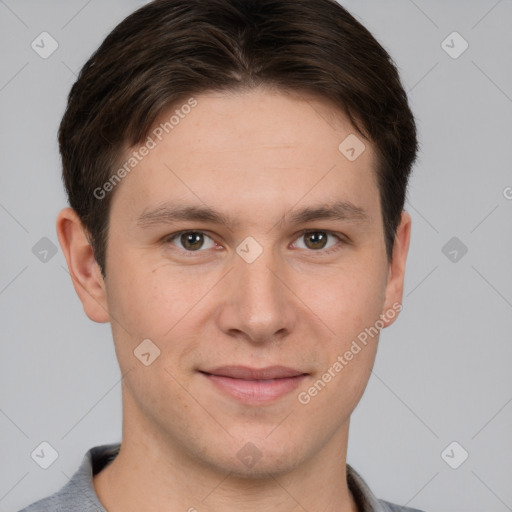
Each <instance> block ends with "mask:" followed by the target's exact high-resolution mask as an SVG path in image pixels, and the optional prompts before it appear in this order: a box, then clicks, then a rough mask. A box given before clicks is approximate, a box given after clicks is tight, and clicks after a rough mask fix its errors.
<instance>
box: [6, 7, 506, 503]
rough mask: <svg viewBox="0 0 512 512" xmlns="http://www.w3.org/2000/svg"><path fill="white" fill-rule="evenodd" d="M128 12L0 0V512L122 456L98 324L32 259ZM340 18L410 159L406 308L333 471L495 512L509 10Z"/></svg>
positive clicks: (109, 366)
mask: <svg viewBox="0 0 512 512" xmlns="http://www.w3.org/2000/svg"><path fill="white" fill-rule="evenodd" d="M143 3H144V2H142V1H135V0H124V1H120V0H108V1H105V0H103V1H99V0H89V1H84V0H68V1H60V2H57V1H45V2H42V1H35V0H33V1H27V0H19V1H14V0H4V1H0V38H1V39H0V41H1V45H2V54H1V55H2V66H1V69H0V109H1V113H2V115H1V128H0V129H1V131H0V140H1V141H2V151H1V152H0V163H1V170H0V176H1V180H2V181H1V187H0V222H1V240H2V250H1V252H0V255H1V256H0V257H1V266H0V269H1V270H0V308H1V309H0V310H1V322H0V330H1V343H2V345H1V347H2V357H1V358H0V366H1V368H0V379H1V381H0V385H1V387H0V389H1V395H0V432H1V457H0V475H1V477H0V511H2V512H3V511H16V510H18V509H19V508H21V507H22V506H25V505H27V504H28V503H31V502H32V501H34V500H35V499H38V498H40V497H42V496H46V495H48V494H49V493H50V492H53V491H56V490H57V489H59V488H60V487H61V486H62V485H64V484H65V483H66V482H67V480H68V479H69V477H70V476H71V475H72V474H73V472H74V471H75V470H76V469H77V467H78V465H79V463H80V462H81V460H82V457H83V455H84V453H85V451H87V449H89V448H90V447H91V446H94V445H98V444H104V443H109V442H116V441H119V440H120V436H121V388H120V371H119V368H118V366H117V361H116V358H115V353H114V348H113V343H112V340H111V333H110V328H109V325H108V324H107V325H98V324H94V323H92V322H91V321H89V320H88V318H87V317H86V316H85V314H84V313H83V311H82V308H81V304H80V302H79V300H78V298H77V297H76V295H75V292H74V289H73V287H72V284H71V280H70V277H69V275H68V273H67V270H66V264H65V260H64V257H63V255H62V253H61V251H60V248H58V251H57V253H56V254H55V255H53V256H52V255H51V252H50V253H48V254H47V255H46V261H41V260H40V258H41V257H43V256H41V254H39V257H37V254H38V250H34V252H35V253H36V254H34V252H33V250H32V248H33V247H34V246H35V245H36V244H37V243H38V242H39V241H40V239H41V238H43V237H47V238H48V239H49V240H50V241H51V242H53V244H55V245H56V246H57V245H58V241H57V237H56V233H55V217H56V214H57V212H58V211H59V209H60V208H61V207H63V206H65V204H66V199H65V195H64V192H63V188H62V185H61V181H60V161H59V155H58V150H57V142H56V130H57V127H58V123H59V121H60V118H61V116H62V113H63V110H64V105H65V101H66V97H67V94H68V92H69V89H70V87H71V85H72V83H73V82H74V80H75V74H76V73H77V72H78V70H79V69H80V68H81V66H82V65H83V64H84V62H85V60H86V59H87V57H88V56H89V55H90V54H91V52H92V51H93V50H94V49H95V48H96V47H97V46H98V45H99V44H100V42H101V41H102V40H103V38H104V37H105V36H106V35H107V33H108V32H109V31H110V30H111V29H112V28H113V27H114V26H115V25H116V24H117V23H118V22H119V21H121V20H122V19H123V18H124V17H125V16H126V15H127V14H128V13H130V12H131V11H133V10H134V9H135V8H137V7H139V6H141V5H142V4H143ZM341 3H342V4H343V5H345V6H346V7H347V8H348V9H349V10H350V11H351V12H352V13H353V14H354V15H355V16H356V17H357V18H358V19H360V20H361V21H362V22H363V23H364V24H365V25H366V26H367V27H368V28H369V29H370V30H371V31H372V32H373V33H374V35H375V36H376V37H377V39H379V41H380V42H381V43H382V44H383V45H384V47H385V48H386V49H387V50H388V51H389V52H390V53H391V55H392V56H393V58H394V60H395V61H396V63H397V65H398V67H399V69H400V71H401V74H402V78H403V82H404V84H405V87H406V89H407V90H408V92H409V96H410V101H411V105H412V108H413V110H414V113H415V114H416V116H417V120H418V127H419V136H420V140H421V145H422V148H421V153H420V156H419V161H418V163H417V165H416V167H415V169H414V175H413V177H412V180H411V186H410V191H409V197H408V202H407V205H406V209H407V210H408V211H409V212H410V213H411V215H412V217H413V232H412V241H411V248H410V255H409V262H408V269H407V273H406V286H405V294H404V310H403V311H402V313H401V315H400V318H399V320H398V322H397V323H396V324H394V325H393V326H391V327H390V328H389V329H386V330H385V331H384V332H383V334H382V336H381V341H380V346H379V353H378V356H377V361H376V365H375V368H374V374H373V375H372V377H371V379H370V382H369V384H368V388H367V391H366V394H365V396H364V397H363V400H362V401H361V403H360V405H359V406H358V407H357V409H356V411H355V413H354V415H353V419H352V426H351V434H350V442H349V454H348V462H349V463H350V464H352V465H353V466H354V467H355V468H356V469H357V470H358V471H359V472H360V473H361V474H362V475H363V477H364V478H366V479H367V481H368V483H369V484H370V486H371V488H372V489H373V491H374V492H375V494H377V496H379V497H381V498H385V499H388V500H391V501H395V502H397V503H400V504H408V505H409V506H413V507H418V508H422V509H425V510H426V511H428V512H433V511H444V512H462V511H464V512H472V511H475V512H476V511H478V512H481V511H486V512H504V511H507V510H512V486H511V484H510V482H511V478H512V457H511V453H512V450H511V449H512V435H511V432H512V428H511V427H512V403H511V402H512V372H511V371H510V364H511V362H512V357H511V356H512V344H511V343H510V341H511V332H512V315H511V313H512V272H511V271H510V268H511V263H512V222H511V219H512V188H507V187H512V167H511V163H510V147H511V144H512V140H511V136H512V129H511V118H512V67H511V65H512V59H511V55H512V32H511V31H510V26H511V24H512V1H511V0H501V1H496V0H479V1H463V0H458V1H448V2H447V1H440V0H439V1H427V0H414V1H412V0H393V1H382V0H381V1H378V0H371V1H370V0H365V1H356V0H346V1H342V2H341ZM43 31H47V32H49V33H50V34H51V35H52V37H53V38H55V40H56V41H57V42H58V45H59V46H58V49H57V50H56V51H55V52H54V53H53V54H52V55H51V56H50V57H48V58H47V59H43V58H41V57H40V56H39V55H38V54H37V53H36V52H35V51H34V50H33V49H32V48H31V42H32V41H33V40H35V39H36V38H37V36H38V35H39V34H40V33H41V32H43ZM453 31H457V32H458V33H460V35H461V36H462V37H463V38H464V40H466V41H467V42H468V44H469V48H468V49H467V50H466V51H465V52H464V53H462V54H461V55H460V56H459V57H458V58H452V57H451V56H450V55H448V53H447V52H446V51H445V49H443V46H442V44H441V43H442V41H444V40H445V39H446V38H447V36H448V35H449V34H451V33H452V32H453ZM452 40H453V42H452ZM446 45H448V46H452V47H453V48H451V49H450V48H447V47H446ZM444 47H445V48H446V49H447V50H449V51H451V52H452V54H453V53H454V52H458V51H460V49H462V40H460V39H457V38H455V39H453V37H451V38H448V40H447V42H446V43H445V45H444ZM452 237H457V239H458V241H455V245H454V246H453V247H452V246H449V247H448V249H445V250H444V252H443V250H442V248H443V247H444V246H445V244H446V243H447V242H448V241H449V240H450V239H451V238H452ZM39 243H40V244H43V245H41V246H36V249H39V250H41V247H43V248H44V247H45V246H44V244H46V246H48V242H47V241H43V242H39ZM461 244H464V246H465V247H467V250H468V251H467V253H466V254H464V255H463V256H461V255H462V251H461V248H463V246H462V245H461ZM453 250H455V251H457V253H456V254H455V253H453V252H452V253H451V254H450V251H453ZM445 253H446V255H445ZM43 254H44V253H43ZM455 256H456V258H457V259H456V261H451V259H453V258H455ZM43 259H44V258H43ZM42 441H47V442H49V443H50V444H51V445H52V446H53V447H54V448H55V449H56V450H57V452H58V454H59V457H58V459H57V460H56V461H55V462H54V463H53V464H52V465H51V466H50V467H49V468H48V469H46V470H44V469H42V468H40V467H39V466H38V465H37V464H36V463H35V462H34V461H33V460H32V458H31V456H30V454H31V453H32V451H33V450H34V449H35V448H36V447H37V446H38V445H39V444H40V443H41V442H42ZM452 441H457V442H458V443H459V444H460V445H461V446H462V447H463V449H465V450H466V451H467V452H468V453H469V457H468V459H467V460H466V461H465V462H464V463H463V464H462V465H460V467H458V469H452V468H451V467H450V466H449V465H448V464H447V463H446V462H445V460H450V462H452V464H453V463H457V462H460V460H461V459H460V454H461V448H456V449H455V450H454V452H450V451H449V452H448V453H449V455H451V457H450V458H449V459H446V457H445V459H444V460H443V457H442V456H441V453H442V452H443V450H444V449H445V448H446V447H447V446H448V445H449V444H450V443H451V442H452ZM311 512H314V511H311Z"/></svg>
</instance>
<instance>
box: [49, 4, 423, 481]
mask: <svg viewBox="0 0 512 512" xmlns="http://www.w3.org/2000/svg"><path fill="white" fill-rule="evenodd" d="M59 143H60V151H61V155H62V162H63V176H64V182H65V186H66V190H67V193H68V197H69V202H70V206H71V209H66V210H64V211H63V212H61V214H60V215H59V219H58V232H59V240H60V242H61V245H62V247H63V250H64V253H65V255H66V258H67V261H68V266H69V267H70V272H71V275H72V278H73V282H74V285H75V288H76V290H77V293H78V294H79V296H80V298H81V300H82V303H83V305H84V309H85V311H86V313H87V314H88V316H89V317H90V318H91V319H93V320H94V321H98V322H107V321H110V322H111V324H112V331H113V336H114V342H115V346H116V353H117V356H118V360H119V364H120V366H121V370H122V372H123V374H124V373H125V372H126V371H128V372H129V373H128V374H127V375H126V377H125V378H124V380H123V405H124V411H125V421H126V418H127V414H128V413H129V414H130V418H131V419H130V420H129V421H130V422H132V425H138V426H139V427H140V426H141V425H145V426H146V427H147V428H148V429H149V430H151V432H152V435H153V437H154V438H158V439H160V440H166V441H168V444H167V446H168V450H169V452H173V451H174V452H176V451H181V452H182V454H188V455H190V456H193V457H195V458H196V459H198V458H201V460H202V461H204V462H207V463H208V464H209V465H210V466H212V467H213V466H215V467H222V468H223V469H229V470H230V471H239V472H241V473H244V472H245V473H248V472H249V473H250V472H258V471H263V472H266V471H270V470H272V471H277V472H278V471H286V470H289V469H290V468H291V467H295V466H296V465H297V464H299V463H300V462H301V461H304V460H306V459H307V458H308V457H313V454H318V453H321V450H322V449H323V448H325V446H326V443H327V441H328V440H329V439H333V436H334V437H335V436H336V435H339V434H340V433H342V432H344V433H346V428H348V420H349V417H350V414H351V412H352V411H353V409H354V408H355V406H356V405H357V403H358V401H359V399H360V398H361V396H362V393H363V391H364V388H365V386H366V383H367V381H368V378H369V375H370V371H371V367H372V365H373V361H374V357H375V353H376V347H377V340H378V338H379V333H380V330H381V329H382V328H383V327H386V326H387V325H389V324H390V323H392V322H393V321H394V319H395V318H396V316H397V315H398V311H399V309H400V308H401V306H400V303H401V297H402V288H403V275H404V269H405V259H406V255H407V249H408V243H409V234H410V218H409V217H408V215H407V213H406V212H404V211H403V207H404V201H405V194H406V190H407V182H408V177H409V174H410V171H411V167H412V164H413V162H414V159H415V156H416V151H417V141H416V131H415V124H414V119H413V116H412V113H411V111H410V109H409V106H408V102H407V97H406V94H405V92H404V90H403V87H402V85H401V83H400V79H399V76H398V73H397V70H396V67H395V66H394V64H393V63H392V61H391V59H390V57H389V55H388V54H387V52H386V51H385V50H384V49H383V48H382V47H381V46H380V45H379V43H378V42H377V41H376V40H375V39H374V38H373V36H372V35H371V34H370V33H369V32H368V31H367V30H366V29H365V28H364V27H363V26H362V25H361V24H360V23H359V22H357V21H356V20H355V19H354V18H353V17H352V16H351V15H350V14H349V13H348V12H347V11H345V10H344V9H343V8H342V7H341V6H340V5H339V4H337V3H336V2H334V1H333V0H295V1H293V2H292V1H286V0H254V1H253V0H243V1H242V0H211V1H208V2H204V1H202V0H157V1H155V2H152V3H150V4H148V5H146V6H144V7H142V8H141V9H140V10H138V11H136V12H135V13H134V14H132V15H131V16H129V17H128V18H126V19H125V20H124V21H123V22H122V23H120V24H119V25H118V26H117V27H116V28H115V29H114V30H113V31H112V32H111V33H110V35H109V36H108V37H107V38H106V39H105V41H104V42H103V43H102V45H101V46H100V47H99V49H98V50H97V51H96V52H95V53H94V54H93V55H92V57H91V58H90V59H89V61H88V62H87V63H86V64H85V66H84V67H83V69H82V70H81V72H80V75H79V77H78V80H77V81H76V83H75V84H74V86H73V88H72V90H71V93H70V95H69V101H68V106H67V110H66V112H65V114H64V117H63V120H62V123H61V126H60V131H59ZM185 214H186V215H185ZM184 232H185V233H184ZM249 255H250V256H249ZM378 322H380V323H378ZM372 329H373V330H372ZM362 333H366V337H365V336H364V334H362ZM147 339H149V340H151V342H150V343H149V345H148V344H147V343H148V342H145V343H146V345H143V347H145V348H144V350H145V351H146V352H147V351H148V350H149V352H151V354H153V355H152V356H151V358H153V357H154V356H155V355H156V354H157V353H158V354H159V355H158V357H156V358H155V359H154V360H153V359H152V361H151V364H150V365H148V366H146V365H145V364H142V363H141V361H140V360H139V359H138V358H137V357H136V353H137V348H138V347H139V346H140V344H141V342H143V340H147ZM357 340H359V342H358V341H357ZM354 342H355V345H354ZM148 347H149V348H148ZM155 347H156V348H155ZM356 347H357V348H356ZM134 351H135V354H134ZM158 351H159V352H158ZM348 352H350V353H351V354H352V355H351V356H350V355H349V354H348ZM345 354H346V355H347V357H343V356H344V355H345ZM339 356H341V358H342V360H343V362H342V361H341V360H340V359H339ZM336 362H338V365H336ZM225 365H227V366H232V365H242V366H250V367H252V368H263V367H267V366H272V365H281V366H282V365H285V366H288V367H292V368H294V369H297V370H299V371H300V372H301V373H302V374H304V378H302V379H301V380H300V385H298V387H297V388H296V389H294V391H292V392H289V393H287V394H285V396H283V397H281V398H279V399H276V400H271V401H267V402H261V403H248V402H247V401H239V400H237V399H236V398H233V397H231V396H229V394H226V393H225V392H224V391H222V390H219V389H218V387H217V386H216V385H215V384H212V383H211V382H210V380H209V378H208V376H207V374H208V373H209V372H208V371H209V370H213V369H215V368H216V367H218V366H225ZM340 365H341V367H340ZM326 372H327V373H326ZM314 389H316V391H314ZM162 390H164V391H162ZM209 404H210V405H211V406H212V409H209ZM216 412H217V414H218V416H216ZM286 414H292V416H293V418H294V419H293V421H292V422H291V423H288V424H287V423H286V422H283V424H282V425H280V426H279V427H278V428H276V427H277V424H278V423H279V421H281V420H282V419H283V417H284V416H285V415H286ZM271 432H272V435H270V433H271ZM311 432H314V433H313V434H311ZM212 436H213V437H214V438H215V439H216V442H215V443H211V439H212ZM248 442H250V443H252V445H254V446H256V447H258V450H259V452H260V453H261V454H262V456H261V460H260V461H259V463H258V465H256V466H253V467H249V466H245V467H244V465H243V464H242V463H241V462H240V460H241V459H240V457H238V458H237V457H236V454H237V453H238V450H240V449H242V448H243V447H244V446H246V443H248Z"/></svg>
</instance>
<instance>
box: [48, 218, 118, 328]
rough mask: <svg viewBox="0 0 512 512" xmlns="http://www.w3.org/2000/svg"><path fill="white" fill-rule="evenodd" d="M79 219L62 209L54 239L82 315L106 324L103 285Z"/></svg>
mask: <svg viewBox="0 0 512 512" xmlns="http://www.w3.org/2000/svg"><path fill="white" fill-rule="evenodd" d="M86 233H87V231H86V229H85V228H84V226H83V224H82V222H81V221H80V218H79V217H78V215H77V214H76V212H75V210H73V209H72V208H64V209H63V210H61V211H60V212H59V214H58V216H57V236H58V237H59V243H60V246H61V248H62V252H63V253H64V256H65V257H66V262H67V264H68V269H69V273H70V275H71V279H72V281H73V286H74V287H75V291H76V293H77V295H78V297H79V298H80V300H81V301H82V305H83V308H84V311H85V314H86V315H87V316H88V317H89V318H90V319H91V320H93V321H94V322H99V323H104V322H108V321H109V319H110V317H109V314H108V306H107V300H106V299H107V297H106V292H105V282H104V280H103V276H102V275H101V270H100V267H99V265H98V263H97V262H96V260H95V259H94V254H93V250H92V246H91V244H90V243H89V240H88V238H87V235H86Z"/></svg>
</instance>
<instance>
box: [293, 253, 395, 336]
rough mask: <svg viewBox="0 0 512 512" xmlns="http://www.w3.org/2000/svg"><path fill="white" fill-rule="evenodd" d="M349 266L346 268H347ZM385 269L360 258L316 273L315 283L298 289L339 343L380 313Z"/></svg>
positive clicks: (370, 323) (371, 323) (383, 293)
mask: <svg viewBox="0 0 512 512" xmlns="http://www.w3.org/2000/svg"><path fill="white" fill-rule="evenodd" d="M349 269H350V270H349ZM386 277H387V274H386V269H385V268H384V267H383V266H382V265H379V264H378V263H377V262H369V263H368V264H366V263H365V261H363V259H362V258H361V259H360V260H359V261H358V262H352V263H351V264H347V265H346V267H345V268H342V267H340V268H337V269H332V270H331V271H329V272H328V273H325V272H324V274H323V275H322V276H318V279H317V280H316V286H315V287H314V288H313V287H308V288H307V289H304V291H303V292H302V293H303V295H304V297H305V298H306V300H305V302H306V303H307V305H308V306H309V307H310V308H311V310H312V311H313V312H315V313H316V314H317V315H318V317H319V318H320V319H321V320H322V321H323V322H324V323H325V324H326V325H327V326H328V327H330V328H331V330H332V331H333V332H334V333H335V336H336V338H337V339H339V340H340V343H341V346H343V344H344V343H346V342H347V340H348V339H349V338H351V337H354V336H357V334H358V333H359V332H360V331H361V330H364V329H365V328H366V327H370V326H371V325H373V324H374V323H375V322H376V320H377V319H378V318H379V315H380V314H381V313H382V307H383V304H384V300H385V286H386Z"/></svg>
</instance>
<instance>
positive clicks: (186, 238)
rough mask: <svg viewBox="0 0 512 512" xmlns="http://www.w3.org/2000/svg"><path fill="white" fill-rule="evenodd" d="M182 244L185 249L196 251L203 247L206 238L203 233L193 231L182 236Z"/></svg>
mask: <svg viewBox="0 0 512 512" xmlns="http://www.w3.org/2000/svg"><path fill="white" fill-rule="evenodd" d="M180 242H181V244H182V245H183V247H184V248H185V249H187V250H190V251H196V250H197V249H200V248H201V247H202V245H203V243H204V236H203V234H202V233H198V232H197V231H191V232H189V233H183V234H182V235H181V236H180Z"/></svg>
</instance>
